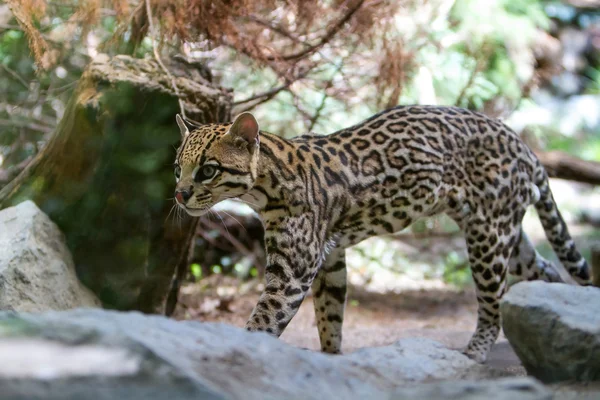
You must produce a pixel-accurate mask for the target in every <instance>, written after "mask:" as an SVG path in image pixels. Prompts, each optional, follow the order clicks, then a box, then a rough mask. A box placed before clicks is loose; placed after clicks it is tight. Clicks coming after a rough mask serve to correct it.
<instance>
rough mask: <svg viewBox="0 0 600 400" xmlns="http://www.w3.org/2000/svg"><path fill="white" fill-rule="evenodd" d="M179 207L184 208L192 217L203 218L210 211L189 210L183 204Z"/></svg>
mask: <svg viewBox="0 0 600 400" xmlns="http://www.w3.org/2000/svg"><path fill="white" fill-rule="evenodd" d="M179 207H181V208H183V209H184V210H185V212H186V213H188V214H189V215H191V216H192V217H201V216H202V215H204V214H206V211H208V209H207V208H202V209H200V208H188V207H186V206H184V205H183V204H179Z"/></svg>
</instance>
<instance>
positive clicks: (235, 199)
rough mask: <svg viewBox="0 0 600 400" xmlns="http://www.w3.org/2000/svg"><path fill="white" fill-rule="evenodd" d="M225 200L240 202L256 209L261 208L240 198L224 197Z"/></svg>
mask: <svg viewBox="0 0 600 400" xmlns="http://www.w3.org/2000/svg"><path fill="white" fill-rule="evenodd" d="M223 199H224V200H234V201H239V202H242V203H245V204H247V205H249V206H253V207H256V208H260V206H259V205H258V204H254V203H252V202H250V201H247V200H243V199H240V198H239V197H235V196H231V197H224V198H223Z"/></svg>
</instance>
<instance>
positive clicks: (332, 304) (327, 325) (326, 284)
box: [312, 248, 346, 353]
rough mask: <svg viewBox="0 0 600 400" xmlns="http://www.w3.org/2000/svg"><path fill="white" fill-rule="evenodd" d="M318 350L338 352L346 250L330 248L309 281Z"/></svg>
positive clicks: (340, 339) (344, 301) (340, 344)
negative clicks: (317, 335) (310, 281)
mask: <svg viewBox="0 0 600 400" xmlns="http://www.w3.org/2000/svg"><path fill="white" fill-rule="evenodd" d="M312 288H313V292H312V293H313V300H314V304H315V316H316V319H317V327H318V329H319V339H320V341H321V350H322V351H324V352H326V353H340V352H341V349H342V323H343V321H344V306H345V305H346V254H345V250H344V249H338V248H336V249H334V250H333V251H332V252H331V253H329V255H327V258H325V262H324V263H323V265H322V266H321V268H320V269H319V272H318V273H317V276H316V278H315V280H314V282H313V285H312Z"/></svg>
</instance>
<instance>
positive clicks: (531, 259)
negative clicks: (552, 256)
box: [508, 229, 563, 282]
mask: <svg viewBox="0 0 600 400" xmlns="http://www.w3.org/2000/svg"><path fill="white" fill-rule="evenodd" d="M508 265H509V272H510V274H511V275H514V276H516V277H518V278H520V279H522V280H527V281H533V280H536V279H540V280H543V281H546V282H563V279H562V278H561V276H560V273H559V272H558V269H557V266H556V265H554V264H553V263H552V262H550V261H548V260H546V259H545V258H544V257H542V256H541V255H540V254H539V253H538V252H537V251H536V250H535V247H533V244H532V243H531V241H530V240H529V238H528V237H527V234H526V233H525V232H523V230H522V229H520V230H519V237H518V239H517V244H516V246H515V248H514V249H513V252H512V254H511V256H510V260H509V262H508Z"/></svg>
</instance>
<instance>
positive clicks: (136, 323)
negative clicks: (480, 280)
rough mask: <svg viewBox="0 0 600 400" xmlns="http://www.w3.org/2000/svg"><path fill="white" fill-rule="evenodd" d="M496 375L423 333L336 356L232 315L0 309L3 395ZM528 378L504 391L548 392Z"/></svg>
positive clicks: (328, 393) (346, 385)
mask: <svg viewBox="0 0 600 400" xmlns="http://www.w3.org/2000/svg"><path fill="white" fill-rule="evenodd" d="M497 375H498V372H496V371H493V370H491V369H489V368H487V367H485V366H483V365H478V364H476V363H474V362H473V361H471V360H470V359H468V358H467V357H465V356H464V355H462V354H461V353H459V352H457V351H452V350H449V349H446V348H444V347H443V346H442V345H441V344H439V343H437V342H434V341H431V340H426V339H408V340H402V341H399V342H397V343H395V344H393V345H390V346H385V347H379V348H371V349H364V350H360V351H357V352H355V353H352V354H349V355H341V356H334V355H327V354H322V353H318V352H313V351H307V350H303V349H299V348H295V347H292V346H290V345H288V344H286V343H284V342H282V341H280V340H277V339H275V338H273V337H271V336H269V335H267V334H264V333H249V332H246V331H245V330H243V329H240V328H235V327H232V326H229V325H223V324H211V323H200V322H195V321H181V322H178V321H173V320H169V319H166V318H164V317H161V316H147V315H142V314H139V313H135V312H130V313H119V312H115V311H105V310H92V309H87V310H72V311H64V312H50V313H46V314H20V315H15V314H11V313H3V314H2V313H0V393H3V394H4V396H0V397H2V398H3V399H5V398H10V399H28V400H29V399H32V400H34V399H75V398H85V399H91V400H93V399H133V400H135V399H159V398H162V399H169V400H174V399H244V400H252V399H257V400H258V399H261V400H262V399H374V400H377V399H402V398H410V399H414V398H415V397H410V396H409V397H406V396H405V395H404V394H403V392H396V393H394V392H395V391H396V390H399V388H401V387H402V386H403V385H408V384H409V383H410V386H411V387H412V386H414V384H415V383H416V382H422V381H436V380H448V379H462V378H466V379H472V380H481V379H484V378H489V377H495V376H497ZM519 385H521V384H519ZM526 387H527V388H528V389H527V390H525V391H523V393H521V394H523V396H520V394H519V391H518V390H515V386H513V387H510V388H505V389H506V390H505V389H502V390H504V392H505V393H507V397H504V398H506V399H510V400H517V399H533V398H536V399H537V398H540V399H541V398H544V397H532V396H531V393H539V394H540V395H541V394H545V393H546V392H544V391H543V389H541V388H540V387H539V386H538V385H536V384H535V383H532V381H527V384H526ZM424 390H429V391H430V392H431V393H434V392H436V390H438V389H435V387H433V389H424ZM457 390H458V391H461V390H462V391H464V392H465V393H470V392H472V391H473V389H472V388H471V386H469V384H466V385H464V386H462V389H460V388H459V389H457ZM477 390H480V389H477ZM498 390H499V391H501V389H498ZM449 391H451V390H450V389H449V387H445V389H444V390H443V391H442V392H440V393H442V394H443V393H449ZM454 392H455V393H456V390H454ZM525 392H527V393H525ZM478 393H479V392H478ZM431 398H440V399H441V398H443V397H439V396H438V397H431Z"/></svg>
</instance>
